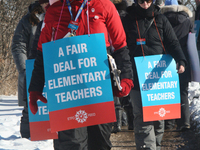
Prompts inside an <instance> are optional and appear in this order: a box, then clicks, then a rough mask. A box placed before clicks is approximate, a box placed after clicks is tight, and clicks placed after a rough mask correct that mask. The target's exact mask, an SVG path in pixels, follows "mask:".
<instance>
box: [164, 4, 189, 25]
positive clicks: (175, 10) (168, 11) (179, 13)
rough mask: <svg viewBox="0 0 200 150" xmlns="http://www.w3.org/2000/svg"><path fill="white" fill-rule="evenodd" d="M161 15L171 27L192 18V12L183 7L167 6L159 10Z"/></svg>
mask: <svg viewBox="0 0 200 150" xmlns="http://www.w3.org/2000/svg"><path fill="white" fill-rule="evenodd" d="M161 13H163V14H164V15H165V16H166V17H167V18H168V20H169V21H170V23H171V24H172V26H176V25H178V24H181V23H183V22H184V21H185V20H186V19H188V18H189V17H192V12H191V11H190V10H189V9H188V8H187V7H186V6H183V5H169V6H164V7H162V8H161Z"/></svg>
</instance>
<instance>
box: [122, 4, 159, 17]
mask: <svg viewBox="0 0 200 150" xmlns="http://www.w3.org/2000/svg"><path fill="white" fill-rule="evenodd" d="M137 5H138V4H136V3H133V4H132V6H129V7H128V8H127V9H126V11H127V13H128V14H129V15H131V16H133V17H135V16H137V12H136V10H137V9H136V7H138V6H137ZM152 5H153V7H154V8H153V12H154V16H156V15H158V14H160V7H158V6H156V5H154V4H152ZM137 17H140V16H137Z"/></svg>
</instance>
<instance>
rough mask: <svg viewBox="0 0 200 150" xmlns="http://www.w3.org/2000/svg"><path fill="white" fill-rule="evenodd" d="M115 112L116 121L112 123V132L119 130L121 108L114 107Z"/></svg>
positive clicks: (120, 125)
mask: <svg viewBox="0 0 200 150" xmlns="http://www.w3.org/2000/svg"><path fill="white" fill-rule="evenodd" d="M115 112H116V118H117V122H115V123H114V127H113V130H112V133H117V132H120V131H121V127H122V109H120V108H116V110H115Z"/></svg>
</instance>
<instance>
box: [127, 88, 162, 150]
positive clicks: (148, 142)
mask: <svg viewBox="0 0 200 150" xmlns="http://www.w3.org/2000/svg"><path fill="white" fill-rule="evenodd" d="M130 98H131V100H132V103H133V114H134V133H135V143H136V148H137V150H143V149H148V150H160V149H161V141H162V137H163V134H164V120H159V121H151V122H143V112H142V100H141V94H140V91H139V90H133V89H132V90H131V92H130Z"/></svg>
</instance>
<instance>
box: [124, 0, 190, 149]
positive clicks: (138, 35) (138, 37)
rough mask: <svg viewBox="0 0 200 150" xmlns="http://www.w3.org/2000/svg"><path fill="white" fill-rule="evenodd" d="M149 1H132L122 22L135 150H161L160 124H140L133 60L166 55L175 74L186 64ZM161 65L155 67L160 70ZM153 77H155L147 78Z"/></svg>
mask: <svg viewBox="0 0 200 150" xmlns="http://www.w3.org/2000/svg"><path fill="white" fill-rule="evenodd" d="M153 2H154V1H153V0H135V3H134V4H133V5H132V6H130V7H128V8H127V15H126V16H125V17H123V18H122V23H123V25H124V29H125V32H126V36H127V45H128V48H129V50H130V56H131V61H132V63H133V73H134V88H133V89H132V90H131V92H130V97H131V99H132V103H133V113H134V132H135V141H136V147H137V149H138V150H140V149H151V150H155V149H157V150H159V149H161V140H162V137H163V133H164V121H163V120H158V121H149V122H144V121H143V110H142V99H141V92H140V87H139V81H138V75H137V69H136V64H135V60H134V57H137V56H143V57H144V59H145V56H148V55H157V54H170V55H171V56H172V57H173V58H174V59H175V61H176V63H177V72H178V73H183V72H184V70H185V65H186V64H187V61H186V59H185V56H184V54H183V52H182V50H181V47H180V44H179V41H178V39H177V38H176V35H175V33H174V31H173V28H172V27H171V25H170V22H169V21H168V19H167V18H166V17H165V16H164V15H162V14H161V13H160V12H159V7H158V6H156V5H154V4H153ZM162 65H165V64H157V65H156V64H155V65H154V66H155V67H156V66H157V67H162ZM151 78H156V76H151Z"/></svg>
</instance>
